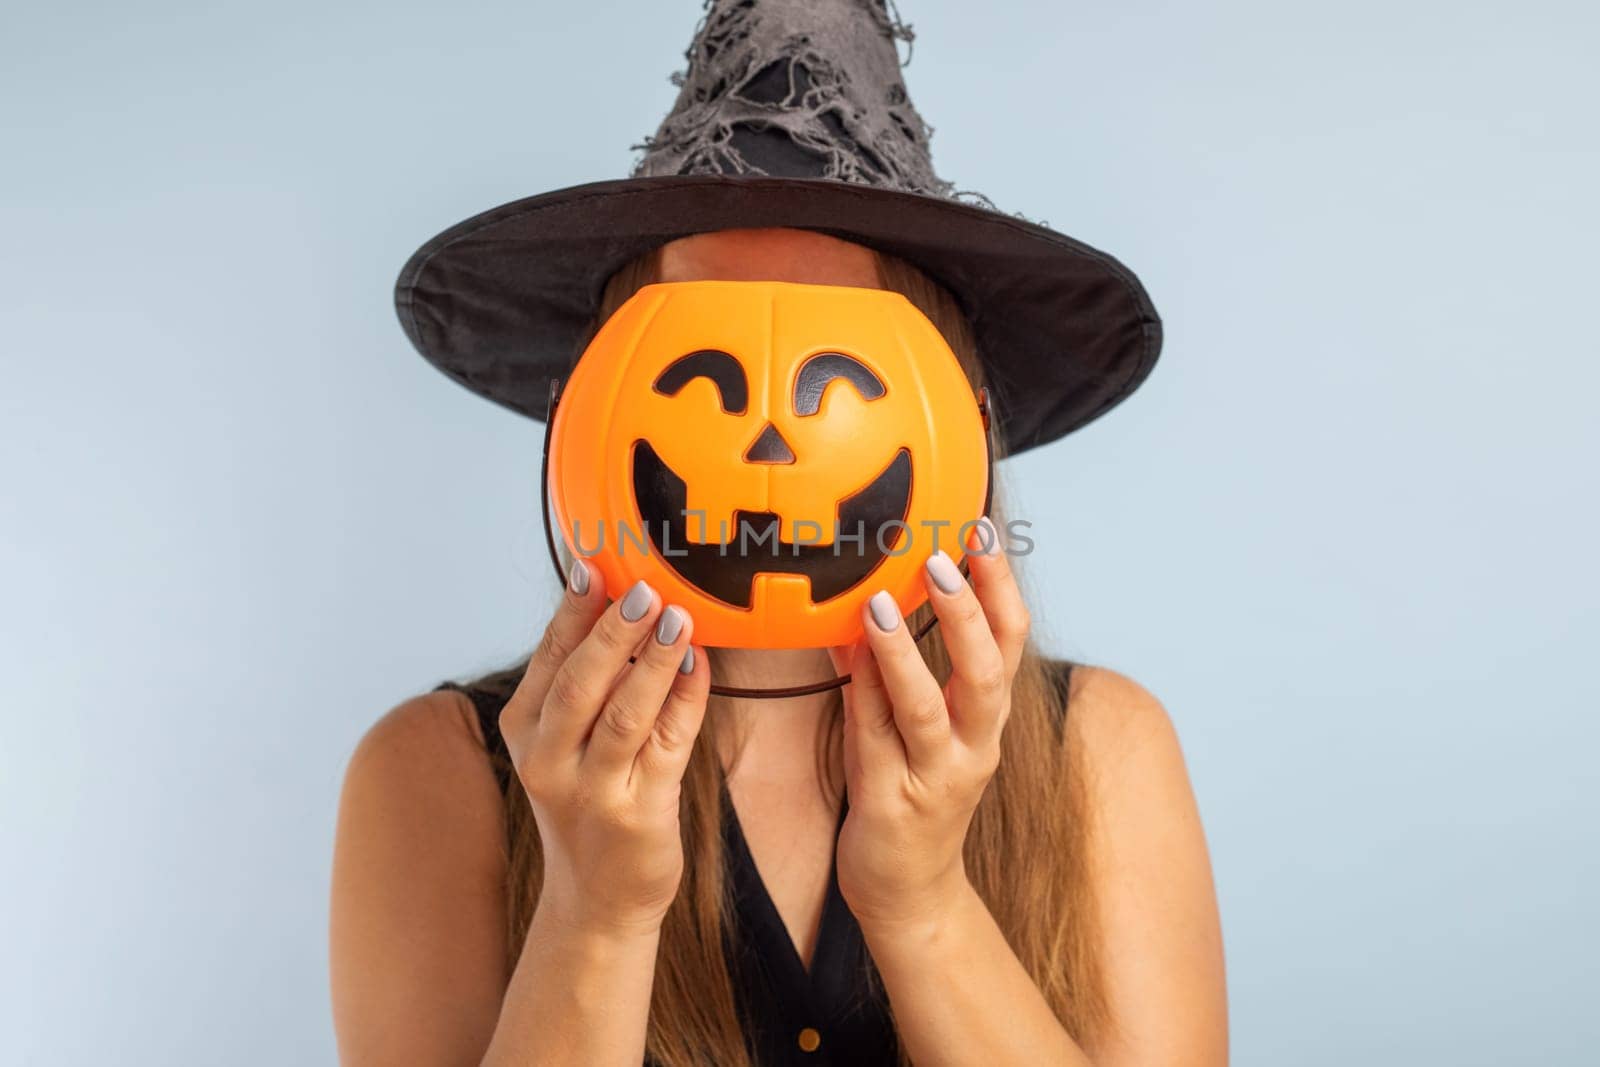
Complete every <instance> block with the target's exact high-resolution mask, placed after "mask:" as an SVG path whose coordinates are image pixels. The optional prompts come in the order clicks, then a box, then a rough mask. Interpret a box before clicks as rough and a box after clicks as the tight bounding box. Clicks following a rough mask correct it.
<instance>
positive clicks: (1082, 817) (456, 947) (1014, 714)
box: [332, 4, 1226, 1067]
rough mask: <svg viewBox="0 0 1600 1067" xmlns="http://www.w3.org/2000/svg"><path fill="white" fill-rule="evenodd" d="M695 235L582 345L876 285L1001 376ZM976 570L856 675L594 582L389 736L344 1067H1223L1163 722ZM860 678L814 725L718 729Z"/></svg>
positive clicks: (643, 593)
mask: <svg viewBox="0 0 1600 1067" xmlns="http://www.w3.org/2000/svg"><path fill="white" fill-rule="evenodd" d="M731 6H734V7H736V6H738V5H731ZM822 6H826V5H822ZM858 9H859V10H865V11H869V12H871V13H875V14H877V13H881V11H880V9H879V8H878V7H876V6H875V5H872V4H864V5H859V8H858ZM842 17H843V16H841V18H842ZM719 28H722V27H721V25H720V24H719V22H718V18H717V13H716V12H713V15H712V17H711V18H710V19H709V20H708V24H707V25H706V26H704V27H702V33H701V37H700V41H702V42H703V41H705V40H706V39H707V37H708V35H714V34H715V33H716V32H717V31H718V30H719ZM829 28H830V27H828V26H822V27H820V29H822V30H828V29H829ZM759 31H760V27H759V25H758V26H757V27H756V36H757V37H759ZM748 36H749V35H747V37H748ZM817 36H823V37H825V36H826V34H825V33H824V34H819V35H817ZM891 49H892V45H891ZM724 54H725V52H724ZM696 55H700V56H702V58H703V53H696ZM705 64H706V65H703V66H701V67H699V69H696V66H695V61H694V57H692V59H691V73H692V76H699V77H704V76H705V75H706V74H707V71H708V69H709V68H710V61H709V60H706V61H705ZM884 76H885V77H888V76H889V75H886V74H885V75H884ZM893 77H894V78H896V79H897V78H898V72H897V71H896V72H895V74H894V75H893ZM693 81H694V77H691V85H690V86H688V87H686V89H685V92H686V94H688V93H690V92H691V90H692V89H693V87H694V86H693ZM734 84H735V85H737V82H735V83H734ZM665 128H666V124H664V129H665ZM745 147H746V148H747V149H748V150H750V151H755V150H757V148H756V146H755V145H754V143H753V142H752V143H751V144H749V145H746V146H745ZM689 229H690V231H691V232H690V233H688V234H687V235H685V236H679V237H676V238H675V239H672V240H667V241H664V242H657V243H654V244H651V245H650V246H649V250H648V251H646V252H645V253H643V254H641V255H637V256H634V257H632V258H630V259H629V260H628V261H627V263H626V265H624V266H622V267H621V268H620V269H616V270H613V271H610V272H609V281H608V283H607V284H606V285H605V287H604V292H603V295H602V296H601V298H600V300H599V301H598V304H597V305H596V306H595V307H594V308H593V315H592V317H591V320H590V322H589V323H588V324H587V328H588V329H589V330H591V331H592V330H593V329H594V328H595V326H596V324H597V323H598V322H600V321H603V320H604V319H605V318H606V317H607V316H608V315H609V314H610V313H611V312H612V311H614V310H615V309H616V308H617V307H618V306H620V304H621V303H622V302H623V301H624V300H625V299H626V298H627V297H628V296H629V295H630V294H631V293H632V292H633V291H635V290H636V289H637V288H638V287H639V286H641V285H643V284H647V283H649V282H653V281H693V280H705V279H732V280H745V279H749V280H754V279H766V280H778V281H793V282H805V283H811V284H824V285H849V286H864V287H876V288H889V289H895V290H898V291H900V292H903V293H905V294H906V295H907V296H908V297H909V298H910V299H911V300H912V302H913V303H914V304H916V305H917V306H918V307H919V308H920V309H921V310H922V311H923V312H924V313H925V314H927V315H928V317H929V318H930V319H931V320H932V321H933V322H934V323H935V325H937V326H938V327H939V328H940V330H941V332H943V334H944V335H945V338H946V339H947V340H948V341H949V342H950V344H951V347H952V349H953V350H954V351H955V352H956V354H957V356H958V358H960V359H961V361H962V363H963V365H964V367H965V368H966V370H967V372H968V375H969V378H970V379H971V380H972V381H973V384H974V386H977V385H978V384H981V383H982V382H983V380H984V376H985V374H986V373H990V372H992V371H993V370H995V369H996V368H997V367H998V366H999V365H998V364H996V363H995V362H994V361H993V358H992V357H989V356H988V355H987V354H986V353H985V352H983V351H980V349H981V343H980V339H979V338H978V336H977V335H976V333H975V330H974V327H973V323H972V319H971V316H969V315H968V314H966V313H965V312H964V311H963V310H962V307H961V305H960V303H959V302H958V300H957V298H956V297H955V296H954V295H953V294H952V293H951V292H949V291H947V290H946V289H945V288H944V287H942V286H941V285H939V284H937V283H935V282H934V281H933V280H931V278H930V277H929V276H928V275H927V274H926V273H925V272H923V271H921V270H919V269H918V268H917V267H914V266H912V265H911V264H909V263H908V262H906V261H904V260H903V259H901V258H899V257H896V256H892V255H889V254H886V253H885V252H883V251H881V250H877V249H874V248H872V247H869V246H868V245H867V244H865V243H859V242H855V241H851V240H846V239H842V238H840V237H837V236H830V235H826V234H823V233H820V232H816V229H815V228H798V227H790V226H781V225H775V226H738V225H729V226H725V227H706V226H704V225H699V226H690V227H689ZM474 232H476V231H475V230H474ZM654 232H656V231H652V233H654ZM474 276H475V277H477V276H479V275H474ZM518 278H519V279H520V280H519V281H518V283H517V284H521V285H527V284H529V283H528V281H527V274H526V272H523V273H521V274H519V275H518ZM422 288H425V287H424V286H420V285H419V286H418V289H419V290H420V289H422ZM569 340H570V339H569ZM573 350H575V349H573V348H572V346H571V345H570V343H569V344H568V345H566V351H567V352H568V358H569V359H570V353H571V351H573ZM441 362H442V361H441ZM1001 369H1003V368H1001ZM461 377H462V378H463V380H469V376H466V375H462V376H461ZM469 384H471V382H470V380H469ZM486 391H487V390H486ZM502 399H503V398H502ZM1002 399H1004V394H1002ZM1005 410H1006V409H1005V408H1004V407H1002V409H1001V411H1002V417H1003V413H1004V411H1005ZM1013 410H1021V405H1013ZM1091 417H1092V416H1091ZM1081 421H1086V420H1082V419H1080V424H1081ZM1001 435H1002V437H1006V438H1007V439H1008V440H1012V441H1015V440H1016V438H1015V437H1014V436H1010V437H1007V435H1006V433H1005V430H1004V428H1002V431H1001ZM994 522H995V523H996V524H998V525H999V526H1000V528H1002V529H1003V528H1004V527H1003V524H1001V523H998V517H996V518H995V520H994ZM991 528H992V527H991ZM969 547H970V548H972V549H973V550H972V551H969V553H968V556H967V560H968V565H969V571H970V578H971V581H970V584H968V582H967V581H966V580H964V579H963V576H962V575H961V574H960V572H959V571H958V570H956V568H955V566H954V564H953V563H951V562H950V560H949V559H947V558H944V557H942V556H934V557H930V559H929V561H928V565H927V571H926V575H925V579H926V586H927V592H928V597H929V601H928V605H927V606H926V607H924V608H922V609H920V610H919V612H917V613H916V614H914V615H913V617H912V618H911V619H909V620H907V619H902V618H901V617H900V616H899V612H898V610H897V609H896V608H895V607H894V605H893V602H892V601H889V602H888V603H885V598H883V597H875V598H874V599H873V600H872V601H870V602H869V603H868V604H867V606H865V607H864V608H863V616H862V621H863V628H864V634H865V636H864V637H863V639H862V640H861V641H860V642H858V643H856V644H855V645H853V646H850V647H847V648H835V649H788V650H772V649H709V648H704V647H701V646H697V645H696V644H695V643H694V620H693V618H692V617H690V615H689V614H688V613H687V612H684V611H683V610H682V609H681V608H679V607H677V606H675V605H672V604H666V603H663V601H662V598H661V596H660V595H659V593H657V592H656V591H655V590H653V589H651V588H649V587H648V586H647V585H640V586H635V587H634V588H632V589H630V590H628V591H627V592H626V593H625V594H624V595H622V596H620V597H618V598H617V599H616V600H615V601H614V602H610V603H608V601H607V598H606V595H605V591H604V590H603V589H602V588H601V586H602V584H603V583H602V582H600V581H599V580H597V572H596V571H595V570H594V568H593V566H592V565H591V564H587V563H585V562H584V561H582V560H577V561H574V563H573V566H572V569H571V571H570V575H569V581H568V588H567V590H566V592H565V594H564V596H563V598H562V601H561V603H560V605H559V606H558V607H557V608H556V609H555V611H554V613H553V616H552V618H551V620H550V622H549V625H548V627H547V628H546V630H545V632H544V635H543V637H542V639H541V640H540V641H539V644H538V646H537V648H536V650H535V651H534V653H533V654H532V656H531V657H530V658H529V660H528V662H527V663H526V664H521V665H518V666H517V667H515V668H513V669H511V670H509V671H506V672H503V673H502V674H500V675H496V676H492V677H489V678H486V679H480V680H479V681H478V682H477V683H475V684H472V685H468V686H464V687H454V686H446V687H441V689H440V690H438V691H435V692H433V693H430V694H427V695H425V696H420V697H417V698H414V699H412V700H410V701H408V702H406V703H405V704H402V705H401V706H399V707H398V708H396V709H394V710H393V711H392V712H390V713H389V714H388V715H387V716H385V718H384V719H383V720H382V721H380V722H379V723H378V724H377V725H376V726H375V727H374V728H373V729H372V730H371V732H370V733H369V734H368V735H367V737H366V738H365V739H364V740H363V741H362V743H361V745H360V746H359V748H358V749H357V751H356V753H355V755H354V757H353V758H352V760H351V763H350V767H349V771H348V774H347V779H346V783H345V790H344V796H343V800H342V804H341V811H340V823H339V832H338V843H337V851H336V861H335V872H334V892H333V939H332V962H333V983H334V1003H335V1019H336V1024H337V1029H338V1033H339V1040H340V1048H341V1054H342V1057H343V1059H344V1060H345V1062H347V1063H350V1064H369V1063H370V1064H393V1063H417V1064H446V1063H451V1064H455V1063H478V1062H482V1063H490V1064H499V1063H506V1064H511V1063H516V1064H531V1063H540V1064H542V1063H563V1064H568V1063H570V1064H585V1065H590V1064H593V1065H604V1064H619V1065H621V1064H638V1063H640V1062H641V1060H646V1059H647V1060H648V1062H655V1063H659V1064H662V1065H664V1067H687V1065H689V1064H705V1063H710V1064H717V1065H739V1064H745V1063H752V1062H755V1063H762V1064H780V1063H832V1064H855V1063H894V1062H896V1061H897V1060H898V1061H899V1062H902V1063H906V1062H910V1063H915V1064H917V1065H918V1067H926V1065H930V1064H966V1063H982V1064H996V1063H1003V1064H1011V1063H1018V1064H1023V1063H1026V1064H1073V1063H1080V1064H1081V1063H1093V1064H1097V1065H1124V1064H1170V1063H1185V1064H1218V1063H1222V1062H1225V1060H1226V1018H1225V1016H1226V1012H1225V1006H1224V996H1223V972H1222V962H1221V946H1220V934H1219V931H1218V921H1217V914H1216V905H1215V899H1214V894H1213V890H1212V886H1211V877H1210V871H1209V865H1208V860H1207V856H1206V849H1205V844H1204V839H1203V836H1202V833H1201V830H1200V825H1199V820H1198V817H1197V814H1196V811H1195V805H1194V801H1193V797H1192V795H1191V791H1190V788H1189V785H1188V781H1187V777H1186V774H1185V770H1184V765H1183V759H1182V755H1181V753H1180V750H1179V747H1178V743H1177V740H1176V737H1175V735H1174V733H1173V730H1172V727H1171V724H1170V722H1169V720H1168V719H1167V716H1166V714H1165V713H1164V711H1163V710H1162V708H1161V707H1160V705H1159V704H1158V703H1157V702H1156V701H1155V700H1154V699H1153V698H1152V697H1151V696H1150V695H1149V694H1148V693H1146V692H1144V691H1143V690H1142V689H1141V688H1140V687H1139V686H1137V685H1136V684H1135V683H1133V682H1131V681H1129V680H1127V679H1125V678H1122V677H1120V676H1118V675H1116V674H1114V673H1112V672H1109V671H1105V670H1099V669H1094V668H1089V667H1076V668H1074V669H1071V670H1070V671H1068V670H1066V665H1065V664H1061V663H1057V662H1053V661H1048V660H1045V659H1043V658H1042V657H1041V656H1040V655H1039V654H1038V652H1037V651H1036V650H1035V649H1034V648H1033V647H1032V646H1031V645H1030V644H1029V641H1028V619H1029V611H1028V609H1027V607H1026V606H1025V604H1024V602H1023V599H1022V597H1021V595H1020V593H1019V590H1018V587H1017V584H1016V581H1015V579H1014V576H1013V573H1012V561H1011V560H1009V559H1008V558H1007V555H1006V554H1005V553H1004V552H992V553H984V552H982V551H980V550H979V547H980V546H978V545H977V544H976V543H974V544H973V545H971V546H969ZM928 613H932V614H934V615H936V616H937V618H938V620H939V626H938V627H937V628H936V629H935V630H933V632H932V634H931V635H930V636H929V637H928V638H927V639H925V640H924V641H923V642H922V644H921V645H920V646H918V645H917V644H916V643H915V642H914V641H913V639H912V634H913V633H914V632H915V629H916V627H917V625H918V623H919V621H920V620H921V618H922V617H924V616H926V615H927V614H928ZM630 657H633V659H634V662H633V663H632V664H631V665H630V663H629V660H630ZM847 671H848V672H849V673H850V675H851V679H852V680H851V682H850V683H849V684H848V685H846V686H844V687H843V688H842V690H840V689H836V690H832V691H829V692H824V693H819V694H815V695H813V696H810V697H803V698H789V699H782V700H760V699H749V698H723V697H711V696H710V695H709V687H710V684H711V681H712V679H713V677H715V678H716V680H717V681H719V682H723V683H733V684H735V685H762V686H788V685H800V684H804V683H807V682H814V681H816V680H817V679H818V678H819V677H830V676H832V675H833V674H834V673H844V672H847Z"/></svg>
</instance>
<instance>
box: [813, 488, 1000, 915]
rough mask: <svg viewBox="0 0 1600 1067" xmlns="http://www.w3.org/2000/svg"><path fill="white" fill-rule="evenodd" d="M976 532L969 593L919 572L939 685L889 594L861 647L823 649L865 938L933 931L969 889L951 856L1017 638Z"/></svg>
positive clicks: (993, 561) (846, 885) (953, 580)
mask: <svg viewBox="0 0 1600 1067" xmlns="http://www.w3.org/2000/svg"><path fill="white" fill-rule="evenodd" d="M979 525H980V526H982V527H985V528H984V529H977V530H975V531H974V533H973V536H972V538H971V541H972V543H973V545H974V548H973V549H972V550H970V551H969V552H968V553H967V560H968V570H969V571H970V573H971V575H972V582H973V584H972V585H971V586H969V585H968V584H967V582H966V581H965V580H964V579H963V578H962V576H961V572H960V571H959V570H958V569H957V567H956V565H955V563H954V562H953V561H952V560H951V559H950V558H949V557H948V556H946V555H944V554H943V553H942V552H941V553H937V554H935V555H934V556H933V557H931V558H930V559H929V561H928V565H927V568H926V570H925V571H924V574H923V578H924V581H925V582H926V583H927V586H928V596H929V601H930V603H931V604H932V605H933V610H934V613H935V614H936V615H937V616H938V617H939V626H940V628H941V629H942V630H943V632H944V642H945V645H946V647H947V648H948V649H949V652H950V661H951V673H950V680H949V682H948V683H946V684H945V685H944V686H943V687H941V686H940V685H939V683H938V682H937V681H936V680H935V679H934V677H933V674H932V673H931V672H930V671H929V670H928V667H927V664H925V663H924V662H923V660H922V655H921V653H919V652H918V651H917V645H916V642H915V641H914V640H913V639H912V635H911V633H910V629H909V627H908V626H907V625H906V621H905V619H904V618H902V617H901V615H900V609H899V607H898V606H897V605H896V604H895V602H894V600H893V598H892V597H890V596H889V595H888V594H887V593H882V592H880V593H878V594H876V595H875V596H874V597H873V598H872V599H871V600H870V601H869V602H868V604H867V605H866V606H865V607H864V608H863V609H862V613H863V621H864V624H865V630H866V635H865V638H864V639H863V640H862V641H860V642H857V643H856V644H855V645H850V646H840V647H838V648H835V649H832V650H831V654H832V656H833V661H834V668H835V669H836V670H839V671H846V670H848V671H849V672H850V674H851V680H850V684H849V685H847V686H845V689H844V704H845V713H844V766H845V779H846V783H847V788H848V790H849V796H850V811H849V814H848V815H847V817H846V819H845V824H844V827H843V828H842V829H841V830H840V833H839V845H838V855H837V871H838V878H839V890H840V892H841V893H842V894H843V896H844V898H845V901H846V903H848V904H849V905H850V910H851V911H852V912H853V913H854V914H855V916H856V919H857V921H858V922H859V923H860V924H861V926H862V928H863V930H864V931H869V932H870V931H871V930H873V929H886V928H891V927H894V926H897V925H900V924H904V923H917V924H921V923H927V922H929V921H933V922H937V921H938V920H939V918H940V917H941V916H942V915H943V914H945V913H947V911H948V910H949V909H950V908H952V907H954V906H956V905H957V904H959V903H960V902H961V900H962V897H963V895H964V894H967V893H969V892H970V889H971V887H970V884H969V883H968V881H967V874H966V868H965V865H964V863H963V861H962V846H963V844H964V842H965V841H966V836H967V827H968V825H969V824H970V822H971V820H972V813H973V810H974V809H975V808H976V807H977V805H978V800H979V799H980V798H981V797H982V796H983V791H984V789H985V787H986V786H987V785H988V784H989V779H990V778H991V777H993V775H994V772H995V768H996V767H997V766H998V764H999V761H1000V733H1001V730H1002V729H1004V727H1005V723H1006V719H1007V717H1008V716H1009V715H1010V712H1011V683H1012V679H1013V678H1014V676H1015V675H1016V672H1017V664H1018V663H1019V662H1020V661H1021V659H1022V649H1023V645H1024V643H1025V642H1026V640H1027V635H1028V610H1027V607H1026V606H1025V605H1024V604H1023V602H1022V596H1021V594H1020V593H1019V591H1018V589H1017V584H1016V580H1015V579H1014V577H1013V576H1012V573H1011V567H1010V564H1009V563H1008V562H1007V560H1006V556H1005V553H1004V552H1003V551H1002V550H1001V544H1000V537H999V534H998V533H997V532H996V531H995V528H994V526H993V524H992V523H990V522H989V520H988V519H987V518H985V519H982V520H980V523H979ZM980 545H987V546H989V548H990V551H989V552H988V553H984V552H983V551H982V550H981V548H980V547H978V546H980Z"/></svg>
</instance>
